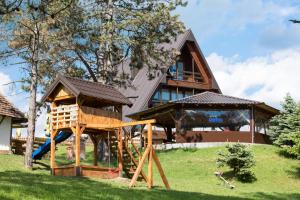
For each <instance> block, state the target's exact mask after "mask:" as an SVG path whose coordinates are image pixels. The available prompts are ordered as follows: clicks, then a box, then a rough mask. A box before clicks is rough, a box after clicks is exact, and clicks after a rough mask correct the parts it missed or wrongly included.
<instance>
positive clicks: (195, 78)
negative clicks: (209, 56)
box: [168, 71, 203, 82]
mask: <svg viewBox="0 0 300 200" xmlns="http://www.w3.org/2000/svg"><path fill="white" fill-rule="evenodd" d="M168 78H169V79H172V80H179V81H190V82H202V81H203V78H202V76H201V73H199V72H191V71H183V73H178V74H175V75H174V76H168Z"/></svg>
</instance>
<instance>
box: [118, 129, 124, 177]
mask: <svg viewBox="0 0 300 200" xmlns="http://www.w3.org/2000/svg"><path fill="white" fill-rule="evenodd" d="M118 136H119V137H118V139H119V141H118V152H119V157H118V158H119V159H118V161H119V162H118V163H119V177H122V172H123V135H122V128H119V130H118Z"/></svg>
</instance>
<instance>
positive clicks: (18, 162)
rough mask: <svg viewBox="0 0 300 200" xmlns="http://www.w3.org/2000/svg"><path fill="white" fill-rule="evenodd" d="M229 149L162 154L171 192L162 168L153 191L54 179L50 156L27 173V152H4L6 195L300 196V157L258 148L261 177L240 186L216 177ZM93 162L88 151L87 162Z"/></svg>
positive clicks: (1, 177)
mask: <svg viewBox="0 0 300 200" xmlns="http://www.w3.org/2000/svg"><path fill="white" fill-rule="evenodd" d="M223 148H224V147H217V148H207V149H199V150H172V151H166V152H159V153H158V155H159V158H160V160H161V162H162V165H163V167H164V170H165V172H166V175H167V177H168V180H169V182H170V185H171V188H172V190H171V191H165V189H164V188H163V184H162V181H161V180H160V178H159V176H158V173H157V171H156V170H155V171H154V173H155V174H154V185H155V186H156V187H155V188H154V189H152V190H148V189H147V188H146V186H145V184H144V183H140V184H138V186H137V187H135V188H133V189H128V186H127V184H125V183H120V182H116V181H112V180H101V179H89V178H83V177H53V176H51V175H50V174H49V170H48V168H47V167H46V166H45V164H48V163H49V161H48V160H45V161H43V163H44V164H43V165H35V170H33V171H27V170H25V169H24V168H23V157H22V156H16V155H0V199H1V200H12V199H86V200H90V199H108V200H117V199H146V200H147V199H163V200H165V199H166V200H169V199H170V200H171V199H208V200H215V199H223V200H224V199H225V200H226V199H233V200H246V199H274V200H281V199H289V200H294V199H295V200H296V199H300V161H297V160H291V159H287V158H284V157H282V156H280V155H279V154H278V149H277V148H276V147H273V146H265V145H260V146H254V147H252V149H253V152H254V156H255V159H256V161H257V164H256V166H255V168H254V172H255V174H256V177H257V181H255V182H254V183H240V182H237V181H235V180H231V181H232V183H233V184H234V185H235V186H236V188H235V189H233V190H231V189H228V188H226V187H225V186H224V185H223V184H222V183H221V182H220V181H219V180H218V179H217V178H216V177H215V176H214V172H215V171H216V170H217V169H216V165H215V160H216V154H217V152H218V151H219V150H221V149H223ZM63 149H64V148H60V150H59V151H58V154H59V155H58V156H57V158H58V161H59V162H60V163H63V160H64V155H63V151H64V150H63ZM90 150H91V148H88V149H87V151H90ZM91 162H92V157H91V156H90V155H89V154H88V157H87V159H86V161H85V163H86V164H88V163H91ZM225 170H226V169H225Z"/></svg>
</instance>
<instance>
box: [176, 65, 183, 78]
mask: <svg viewBox="0 0 300 200" xmlns="http://www.w3.org/2000/svg"><path fill="white" fill-rule="evenodd" d="M177 79H178V80H183V62H177Z"/></svg>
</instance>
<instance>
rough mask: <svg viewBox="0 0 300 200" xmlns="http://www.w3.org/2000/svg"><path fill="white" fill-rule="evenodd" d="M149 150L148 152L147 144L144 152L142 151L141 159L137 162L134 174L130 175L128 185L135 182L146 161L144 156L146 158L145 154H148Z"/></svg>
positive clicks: (132, 184) (130, 185)
mask: <svg viewBox="0 0 300 200" xmlns="http://www.w3.org/2000/svg"><path fill="white" fill-rule="evenodd" d="M149 152H150V148H149V146H148V147H147V148H146V150H145V152H144V155H143V157H142V159H141V161H140V162H139V166H138V167H137V169H136V170H135V172H134V175H133V177H132V179H131V181H130V183H129V187H132V186H134V184H135V182H136V180H137V178H138V176H139V174H140V173H141V171H142V168H143V166H144V163H145V161H146V158H147V156H148V155H149ZM148 182H149V180H148Z"/></svg>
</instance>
